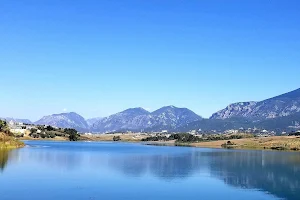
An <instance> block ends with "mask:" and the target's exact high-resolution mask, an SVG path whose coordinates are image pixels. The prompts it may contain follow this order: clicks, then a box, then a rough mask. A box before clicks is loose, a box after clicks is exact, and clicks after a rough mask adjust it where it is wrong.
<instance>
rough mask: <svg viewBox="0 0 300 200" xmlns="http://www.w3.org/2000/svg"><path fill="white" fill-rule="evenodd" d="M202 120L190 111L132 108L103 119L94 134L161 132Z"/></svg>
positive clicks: (173, 108) (94, 126)
mask: <svg viewBox="0 0 300 200" xmlns="http://www.w3.org/2000/svg"><path fill="white" fill-rule="evenodd" d="M200 119H202V118H201V117H200V116H198V115H196V114H195V113H194V112H192V111H191V110H189V109H186V108H177V107H175V106H166V107H163V108H160V109H158V110H156V111H154V112H152V113H150V112H148V111H146V110H144V109H143V108H131V109H127V110H125V111H123V112H120V113H117V114H114V115H111V116H109V117H106V118H103V119H101V120H99V121H97V122H96V123H94V124H93V126H92V127H91V130H92V131H93V132H114V131H120V130H123V131H124V130H132V131H143V130H148V131H154V130H155V131H159V130H163V129H166V128H168V129H169V128H172V129H174V128H176V127H179V126H182V125H183V124H186V123H190V122H193V121H197V120H200Z"/></svg>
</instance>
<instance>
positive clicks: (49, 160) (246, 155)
mask: <svg viewBox="0 0 300 200" xmlns="http://www.w3.org/2000/svg"><path fill="white" fill-rule="evenodd" d="M49 146H51V147H49V148H40V147H37V148H24V149H21V150H18V151H11V152H9V153H8V152H1V151H0V170H1V169H3V168H4V167H5V166H7V165H6V163H7V162H8V160H9V161H10V165H12V164H14V165H20V166H22V164H24V163H26V162H29V163H30V166H38V167H40V168H41V169H44V170H45V171H47V170H53V169H63V170H64V171H68V172H70V171H75V172H81V171H91V173H95V172H103V173H106V172H108V174H111V175H115V174H116V172H119V173H121V174H123V175H125V176H127V177H128V178H130V177H141V178H144V177H146V176H149V177H157V178H159V179H161V180H163V181H173V180H175V179H176V180H178V179H185V180H184V181H188V179H189V178H190V177H193V178H195V177H197V179H194V180H193V181H196V180H199V182H201V180H200V179H201V178H203V175H204V176H208V177H212V178H217V179H219V180H222V181H223V182H224V183H225V184H227V185H230V186H234V187H239V188H243V189H254V190H261V191H265V192H267V193H270V194H273V195H274V196H277V197H279V198H284V199H291V200H293V199H299V198H298V197H299V195H300V154H298V153H289V152H267V151H236V150H209V149H195V148H176V147H174V148H172V147H152V146H151V147H150V146H147V147H145V146H142V145H128V144H111V143H107V144H105V143H104V144H101V145H99V144H97V143H89V144H88V145H87V144H83V143H72V144H71V143H66V144H54V143H53V144H49ZM10 165H9V166H10ZM72 174H77V173H72ZM199 174H200V175H199ZM116 176H117V175H116ZM127 177H126V179H127Z"/></svg>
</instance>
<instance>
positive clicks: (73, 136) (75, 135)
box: [64, 128, 80, 141]
mask: <svg viewBox="0 0 300 200" xmlns="http://www.w3.org/2000/svg"><path fill="white" fill-rule="evenodd" d="M64 132H65V133H66V134H68V135H69V140H70V141H77V140H79V137H80V135H79V134H78V132H77V131H76V130H75V129H73V128H66V129H65V130H64Z"/></svg>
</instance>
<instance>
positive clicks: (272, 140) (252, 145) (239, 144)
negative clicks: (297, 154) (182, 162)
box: [188, 136, 300, 150]
mask: <svg viewBox="0 0 300 200" xmlns="http://www.w3.org/2000/svg"><path fill="white" fill-rule="evenodd" d="M226 142H227V141H224V140H218V141H209V142H197V143H189V144H188V145H189V146H194V147H210V148H222V144H224V143H226ZM230 142H231V143H233V145H229V147H230V148H235V149H274V150H300V137H296V136H272V137H257V138H244V139H233V140H230Z"/></svg>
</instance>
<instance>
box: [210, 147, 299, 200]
mask: <svg viewBox="0 0 300 200" xmlns="http://www.w3.org/2000/svg"><path fill="white" fill-rule="evenodd" d="M210 164H211V166H210V168H211V174H212V175H213V176H215V177H217V178H219V179H221V180H223V181H224V182H225V183H226V184H229V185H232V186H236V187H242V188H251V189H259V190H263V191H266V192H268V193H271V194H273V195H276V196H277V197H280V198H285V199H295V200H296V199H299V189H300V155H299V154H298V153H287V152H263V151H247V152H245V151H241V152H239V151H228V152H216V153H214V154H211V163H210Z"/></svg>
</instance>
